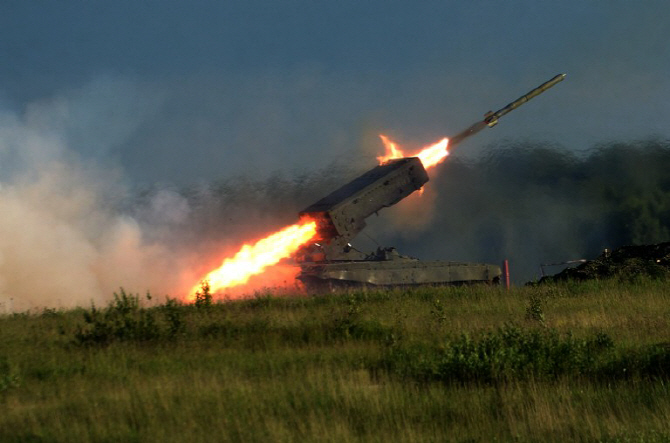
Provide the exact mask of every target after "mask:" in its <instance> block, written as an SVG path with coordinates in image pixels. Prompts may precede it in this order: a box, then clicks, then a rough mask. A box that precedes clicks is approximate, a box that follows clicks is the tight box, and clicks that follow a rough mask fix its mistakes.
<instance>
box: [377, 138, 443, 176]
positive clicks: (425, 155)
mask: <svg viewBox="0 0 670 443" xmlns="http://www.w3.org/2000/svg"><path fill="white" fill-rule="evenodd" d="M379 137H380V138H381V139H382V143H384V147H385V148H386V153H385V154H384V155H381V156H379V157H377V160H379V163H380V164H382V163H385V162H387V161H389V160H393V159H395V158H403V157H419V159H421V163H423V167H424V168H426V169H428V168H430V167H433V166H435V165H437V164H439V163H442V161H443V160H444V159H445V158H446V157H447V156H448V155H449V151H448V150H447V145H448V144H449V139H448V138H443V139H442V140H440V141H438V142H437V143H433V144H432V145H430V146H426V147H425V148H423V149H421V150H420V151H419V152H416V153H413V154H407V153H405V152H403V150H402V149H400V148H398V145H397V144H396V143H395V142H392V141H391V140H390V139H389V138H388V137H386V136H385V135H381V134H380V135H379Z"/></svg>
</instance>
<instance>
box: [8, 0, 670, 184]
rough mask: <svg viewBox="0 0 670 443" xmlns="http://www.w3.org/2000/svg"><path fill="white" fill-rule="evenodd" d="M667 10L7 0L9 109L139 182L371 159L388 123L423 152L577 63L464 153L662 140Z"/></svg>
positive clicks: (580, 5) (621, 5) (578, 3)
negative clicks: (523, 144) (515, 142)
mask: <svg viewBox="0 0 670 443" xmlns="http://www.w3.org/2000/svg"><path fill="white" fill-rule="evenodd" d="M668 17H670V3H668V2H667V1H643V2H632V1H612V0H610V1H604V0H603V1H584V0H564V1H561V2H549V1H519V0H512V1H505V2H501V1H444V0H443V1H389V0H385V1H354V0H342V1H327V2H326V1H314V0H312V1H296V0H289V1H253V0H252V1H249V0H246V1H234V2H233V1H171V0H163V1H136V0H133V1H123V0H117V1H114V2H103V1H37V0H30V1H24V0H3V1H2V6H1V13H0V60H2V69H1V70H0V106H1V107H2V108H3V109H4V110H8V111H11V112H14V113H16V114H17V115H19V116H20V117H19V118H24V119H25V118H27V117H26V116H32V117H31V118H33V119H35V118H37V119H38V120H39V124H40V125H42V126H45V125H46V126H47V127H51V128H57V129H58V130H59V131H62V132H64V133H65V136H64V137H65V138H66V141H67V143H68V145H69V146H70V148H71V149H73V150H75V151H77V152H81V153H84V154H85V155H87V156H91V155H92V156H93V157H94V158H99V159H101V161H102V163H105V162H111V163H114V164H119V165H121V166H122V167H123V169H124V171H125V174H126V175H127V176H128V177H130V178H131V179H132V180H134V181H138V182H143V183H152V182H161V183H166V182H176V183H181V184H183V183H189V182H192V181H196V180H203V179H204V180H209V179H216V178H219V177H222V176H230V175H231V174H233V175H234V174H259V173H260V174H263V173H266V172H271V171H275V170H288V171H309V170H313V169H316V168H317V167H320V166H322V165H324V164H327V163H328V162H330V161H333V160H335V159H337V158H338V157H341V156H342V155H356V156H359V157H360V158H362V159H364V161H366V162H370V164H371V165H372V164H374V158H373V157H374V154H375V152H376V151H377V150H380V149H381V145H380V143H379V142H378V140H377V138H376V135H377V133H379V132H387V133H389V134H390V135H392V136H394V137H395V138H397V139H398V140H399V141H400V142H402V143H407V144H410V145H421V144H426V143H429V142H432V141H433V140H435V139H437V138H440V137H442V136H448V135H451V134H454V133H456V132H458V131H459V130H461V129H463V128H464V127H466V126H468V125H469V124H470V123H473V122H474V121H475V120H477V119H478V118H480V117H481V116H482V115H483V114H484V113H485V112H486V111H488V110H490V109H493V110H495V109H498V108H500V107H502V106H504V105H505V104H507V103H508V102H509V101H511V100H513V99H515V98H517V97H518V96H520V95H521V94H523V93H525V92H527V91H528V90H530V89H531V88H533V87H535V86H537V85H539V84H540V83H542V82H543V81H545V80H548V79H549V78H551V77H552V76H554V75H555V74H558V73H562V72H566V73H567V74H568V77H567V79H566V81H565V82H563V83H562V84H560V85H558V86H557V87H556V88H555V89H553V90H551V91H549V92H548V93H546V94H545V95H544V96H541V97H539V98H538V99H537V100H535V101H533V102H531V103H530V104H528V105H527V106H525V107H524V108H522V109H520V110H518V111H517V112H515V113H513V114H511V115H510V116H508V117H506V118H505V119H504V120H503V121H502V122H501V124H500V125H499V126H498V127H496V128H495V129H491V130H487V131H486V132H485V133H484V134H480V135H478V136H477V139H473V140H472V141H470V142H468V143H467V144H464V145H463V146H462V148H460V149H459V151H458V152H459V155H477V153H479V152H481V149H483V148H485V147H487V146H491V144H494V143H496V142H499V141H501V140H508V139H529V140H536V139H537V140H544V141H551V142H555V143H558V144H560V145H562V146H565V147H566V149H579V150H582V149H586V148H589V147H591V146H593V144H594V143H598V142H604V141H610V140H613V139H626V140H629V139H638V138H648V137H662V138H667V137H668V133H669V132H670V131H668V126H667V121H668V120H667V116H668V115H670V82H669V80H668V75H667V74H668V72H670V51H669V50H668V46H667V41H668V40H667V39H668V36H669V35H670V20H668ZM45 109H46V110H48V112H46V111H45ZM54 109H57V110H59V111H54ZM44 114H48V116H47V117H45V116H44ZM35 115H37V116H38V117H35ZM54 115H55V116H54Z"/></svg>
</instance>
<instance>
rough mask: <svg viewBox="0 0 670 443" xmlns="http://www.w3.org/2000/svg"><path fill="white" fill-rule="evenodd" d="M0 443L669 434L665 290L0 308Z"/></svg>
mask: <svg viewBox="0 0 670 443" xmlns="http://www.w3.org/2000/svg"><path fill="white" fill-rule="evenodd" d="M0 410H2V414H1V415H0V441H2V442H12V441H29V442H41V441H44V442H52V441H55V442H72V441H78V442H79V441H82V442H85V441H96V442H99V441H103V442H104V441H110V442H112V441H114V442H117V441H165V442H171V441H196V442H197V441H333V442H340V441H454V442H460V441H557V442H558V441H604V442H661V441H670V284H669V282H667V281H664V280H634V281H619V280H610V281H593V282H585V283H567V284H554V285H550V286H538V287H523V288H513V289H512V290H511V291H509V292H506V291H504V290H503V289H501V288H499V287H451V288H420V289H411V290H392V291H359V292H350V293H341V294H334V295H301V296H295V297H274V296H271V295H263V294H259V295H257V296H256V297H254V298H252V299H248V300H244V301H235V302H223V303H212V302H211V301H210V300H209V299H206V298H205V299H202V300H200V303H198V304H197V306H196V305H188V306H187V305H182V304H180V303H177V302H175V301H173V300H167V301H162V303H161V304H160V305H156V304H155V300H151V301H149V300H146V298H145V297H139V296H133V295H129V294H126V293H124V292H122V291H120V292H119V294H117V296H116V299H115V301H114V302H112V303H110V305H109V306H107V307H102V308H96V309H76V310H70V311H54V310H44V311H43V312H33V313H22V314H12V315H5V316H2V317H0Z"/></svg>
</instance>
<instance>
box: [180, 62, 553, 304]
mask: <svg viewBox="0 0 670 443" xmlns="http://www.w3.org/2000/svg"><path fill="white" fill-rule="evenodd" d="M564 78H565V74H559V75H557V76H555V77H553V78H552V79H551V80H549V81H547V82H545V83H543V84H541V85H540V86H538V87H537V88H535V89H533V90H531V91H530V92H529V93H527V94H525V95H523V96H521V97H519V98H518V99H516V100H515V101H513V102H511V103H510V104H508V105H507V106H505V107H503V108H501V109H499V110H498V111H496V112H488V113H486V114H485V116H484V119H483V120H481V121H478V122H476V123H475V124H473V125H471V126H470V127H469V128H467V129H465V130H464V131H462V132H460V133H458V134H456V135H455V136H453V137H451V143H450V141H449V139H447V138H443V139H442V140H440V141H438V142H436V143H434V144H432V145H430V146H426V147H425V148H423V149H421V150H420V151H419V152H416V153H412V154H409V153H405V152H403V150H402V149H400V148H399V147H398V145H397V144H396V143H394V142H393V141H391V140H390V139H389V138H388V137H386V136H384V135H380V138H381V140H382V142H383V143H384V146H385V148H386V154H385V155H382V156H380V157H377V159H378V160H379V163H380V165H381V166H379V167H377V168H380V167H381V168H388V167H389V166H392V164H389V165H386V163H387V162H389V161H390V160H392V159H400V158H406V157H418V158H419V160H420V161H421V164H422V166H423V170H422V174H423V177H421V184H423V183H425V182H427V181H428V176H427V175H426V171H425V170H426V169H428V168H431V167H433V166H435V165H438V164H440V163H442V162H443V161H444V159H445V158H446V157H447V156H448V155H449V151H448V149H447V147H448V146H449V147H451V148H452V149H453V148H454V147H455V146H456V145H458V144H459V143H460V142H462V141H463V140H464V139H466V138H468V137H470V136H472V135H474V134H476V133H477V132H479V131H481V130H483V129H484V128H486V127H493V126H495V125H496V124H497V123H498V119H499V118H500V117H502V116H504V115H506V114H508V113H509V112H511V111H513V110H514V109H516V108H518V107H519V106H521V105H523V104H524V103H526V102H527V101H528V100H530V99H532V98H533V97H536V96H537V95H539V94H541V93H542V92H544V91H546V90H547V89H549V88H551V87H552V86H554V85H555V84H557V83H558V82H560V81H562V80H563V79H564ZM406 162H416V160H414V159H412V158H406ZM398 165H399V166H402V165H401V164H400V163H398ZM377 168H375V169H373V170H371V171H375V170H376V169H377ZM410 169H411V168H410ZM418 169H419V168H417V170H418ZM371 171H369V172H368V173H366V174H364V175H363V176H361V177H359V179H361V178H363V179H370V177H367V174H369V173H370V172H371ZM359 179H357V180H359ZM352 183H356V181H354V182H352ZM348 186H349V185H347V186H345V187H343V188H341V189H340V190H338V191H336V192H335V193H333V194H337V195H336V198H338V199H342V198H343V196H342V195H340V194H342V193H343V192H344V193H345V195H344V198H345V199H346V198H347V197H350V195H349V194H348V193H350V192H351V189H349V187H348ZM400 189H401V190H402V188H400ZM408 189H409V191H408V192H407V193H406V194H405V195H402V196H401V197H398V196H397V195H394V196H393V200H392V201H391V203H390V205H393V204H395V203H397V202H398V201H399V200H400V199H402V198H404V197H406V196H407V195H409V194H411V193H412V192H414V191H415V190H420V189H422V188H420V185H419V187H416V188H408ZM405 191H407V189H406V190H405ZM419 192H421V191H419ZM333 194H331V195H333ZM327 198H328V197H327ZM327 198H326V199H327ZM354 203H356V201H354ZM318 204H319V203H317V206H318ZM313 206H314V205H313ZM387 206H388V205H387ZM382 207H383V206H382ZM310 208H312V207H310ZM310 208H308V209H310ZM316 212H319V210H316ZM367 215H370V214H367ZM367 215H365V216H367ZM363 218H364V217H363ZM352 222H353V219H352ZM347 223H348V222H347ZM333 226H334V225H333ZM364 226H365V223H364V222H359V224H358V229H359V230H360V229H362V228H363V227H364ZM334 229H336V228H334ZM336 230H337V229H336ZM343 231H346V232H349V233H350V232H351V230H350V229H349V228H348V227H346V228H344V230H343ZM316 236H317V224H316V222H315V221H314V220H313V219H303V221H301V222H299V223H296V224H294V225H291V226H289V227H286V228H284V229H282V230H281V231H278V232H276V233H274V234H271V235H269V236H267V237H266V238H264V239H261V240H259V241H257V242H256V243H254V244H253V245H248V244H247V245H244V246H243V247H242V249H240V251H239V252H238V253H237V254H236V255H235V256H234V257H233V258H229V259H226V260H224V261H223V264H222V265H221V266H220V267H219V268H218V269H216V270H214V271H212V272H210V273H209V274H207V275H206V276H205V277H204V278H203V279H202V280H201V281H202V282H206V283H207V284H208V285H209V287H210V290H211V291H212V292H214V293H216V292H217V291H221V290H223V289H226V288H230V287H233V286H237V285H241V284H244V283H246V282H247V281H248V280H249V278H250V277H251V276H253V275H256V274H260V273H261V272H263V271H264V270H265V269H266V268H267V267H269V266H272V265H276V264H277V263H279V261H280V260H282V259H284V258H288V257H291V256H293V255H294V254H295V253H296V252H297V251H298V250H299V249H300V247H301V246H302V245H304V244H305V243H307V242H308V241H310V240H312V239H314V237H316ZM318 240H322V239H318ZM335 246H338V245H335ZM339 246H342V245H339ZM345 252H347V253H348V251H345ZM201 286H203V285H202V284H198V285H196V286H195V287H194V288H193V289H191V292H190V294H189V299H190V300H191V301H193V300H194V299H195V297H196V292H197V291H198V290H199V289H200V288H201Z"/></svg>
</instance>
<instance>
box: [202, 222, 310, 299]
mask: <svg viewBox="0 0 670 443" xmlns="http://www.w3.org/2000/svg"><path fill="white" fill-rule="evenodd" d="M315 234H316V222H314V221H305V222H302V223H296V224H294V225H291V226H288V227H286V228H284V229H282V230H281V231H278V232H275V233H273V234H270V235H268V236H267V237H265V238H263V239H261V240H258V241H257V242H256V243H254V244H253V245H249V244H245V245H244V246H242V248H241V249H240V250H239V252H238V253H237V254H235V256H234V257H233V258H227V259H225V260H224V261H223V263H222V264H221V266H220V267H219V268H218V269H215V270H214V271H212V272H210V273H209V274H207V275H206V276H205V277H204V278H203V279H202V280H201V281H206V282H208V284H209V287H210V290H211V291H212V292H213V293H216V292H217V291H220V290H222V289H225V288H229V287H232V286H237V285H241V284H244V283H246V282H247V281H248V280H249V278H250V277H251V276H253V275H256V274H260V273H261V272H263V270H265V268H267V267H268V266H272V265H275V264H277V263H278V262H279V261H280V260H282V259H284V258H288V257H290V256H291V255H293V253H294V252H295V251H296V250H297V249H298V248H299V247H300V246H301V245H302V244H304V243H305V242H307V241H309V240H311V239H312V237H314V235H315ZM198 290H200V284H198V285H196V286H194V287H193V288H192V289H191V291H190V293H189V300H190V301H193V300H194V298H195V293H196V291H198Z"/></svg>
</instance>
